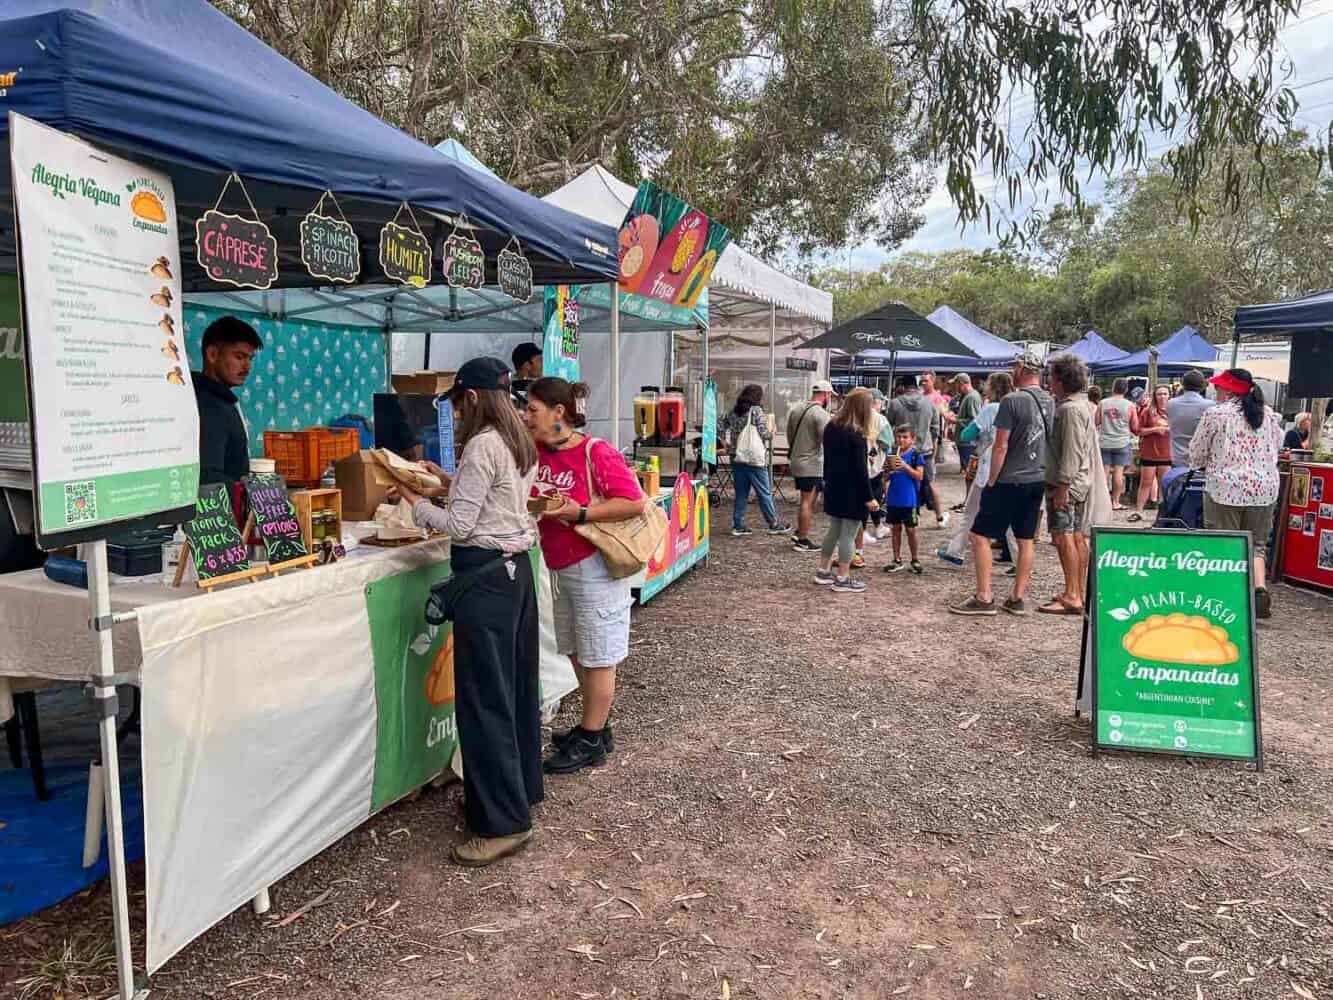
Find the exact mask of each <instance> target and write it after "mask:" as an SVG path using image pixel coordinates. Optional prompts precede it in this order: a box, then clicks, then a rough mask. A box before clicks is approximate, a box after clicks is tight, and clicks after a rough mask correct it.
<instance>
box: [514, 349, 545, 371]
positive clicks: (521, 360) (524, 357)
mask: <svg viewBox="0 0 1333 1000" xmlns="http://www.w3.org/2000/svg"><path fill="white" fill-rule="evenodd" d="M541 353H542V349H541V348H540V347H538V346H537V345H536V344H519V345H518V346H517V347H515V348H514V353H513V354H511V355H509V360H510V361H511V362H513V365H514V371H518V370H519V369H520V368H522V367H523V366H524V365H526V364H527V363H528V362H529V361H531V360H532V359H533V358H536V357H540V356H541Z"/></svg>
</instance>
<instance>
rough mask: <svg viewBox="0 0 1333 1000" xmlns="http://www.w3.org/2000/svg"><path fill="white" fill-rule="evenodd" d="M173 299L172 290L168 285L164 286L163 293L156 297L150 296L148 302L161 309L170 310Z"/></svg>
mask: <svg viewBox="0 0 1333 1000" xmlns="http://www.w3.org/2000/svg"><path fill="white" fill-rule="evenodd" d="M171 299H172V295H171V289H170V288H168V287H167V286H166V285H163V286H162V291H160V292H158V293H157V294H156V295H150V296H149V297H148V301H150V302H151V303H153V305H155V306H157V307H159V308H161V309H170V308H171Z"/></svg>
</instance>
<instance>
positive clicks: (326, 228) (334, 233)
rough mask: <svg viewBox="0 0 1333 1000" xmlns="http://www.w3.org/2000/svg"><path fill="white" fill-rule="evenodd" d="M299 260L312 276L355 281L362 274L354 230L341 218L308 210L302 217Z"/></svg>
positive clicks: (359, 250)
mask: <svg viewBox="0 0 1333 1000" xmlns="http://www.w3.org/2000/svg"><path fill="white" fill-rule="evenodd" d="M301 263H302V264H304V265H305V268H306V270H307V271H309V272H310V276H311V277H313V278H322V279H324V280H325V281H341V282H347V283H350V282H353V281H355V280H356V279H357V275H359V274H360V273H361V245H360V244H359V243H358V242H357V238H356V230H354V229H353V228H352V227H351V225H350V224H349V223H347V222H344V221H343V220H342V219H335V218H332V217H330V216H327V215H317V214H316V213H315V212H311V213H310V214H309V215H307V216H306V217H305V218H304V219H302V220H301Z"/></svg>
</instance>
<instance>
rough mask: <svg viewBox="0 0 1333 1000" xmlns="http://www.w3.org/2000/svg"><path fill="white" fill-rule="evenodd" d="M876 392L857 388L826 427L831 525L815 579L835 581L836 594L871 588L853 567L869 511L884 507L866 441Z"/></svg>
mask: <svg viewBox="0 0 1333 1000" xmlns="http://www.w3.org/2000/svg"><path fill="white" fill-rule="evenodd" d="M871 398H872V397H871V395H870V390H869V389H853V390H852V391H851V393H850V394H849V395H848V396H847V398H846V399H845V400H844V401H843V404H842V409H840V410H839V411H838V413H837V415H836V416H835V417H834V418H833V420H832V422H830V423H829V425H828V427H826V428H825V429H824V513H825V514H827V515H828V517H829V527H828V531H827V533H826V534H825V535H824V545H823V547H822V548H821V550H820V552H821V554H822V561H821V563H820V567H819V569H818V570H816V571H815V583H817V584H819V585H820V586H825V587H832V588H833V592H834V593H836V594H859V593H862V592H864V591H865V589H866V585H865V584H864V583H862V582H861V581H860V580H853V579H852V575H851V569H852V556H853V555H854V554H855V551H856V535H857V532H859V531H860V530H861V525H862V523H863V522H864V520H865V516H866V513H867V512H868V511H869V512H873V511H876V510H878V509H879V502H878V501H877V500H876V499H875V497H874V495H873V494H872V493H871V489H870V465H869V450H868V448H867V446H866V438H867V434H868V432H869V430H870V410H871ZM835 565H836V567H837V571H836V572H835V571H834V567H835Z"/></svg>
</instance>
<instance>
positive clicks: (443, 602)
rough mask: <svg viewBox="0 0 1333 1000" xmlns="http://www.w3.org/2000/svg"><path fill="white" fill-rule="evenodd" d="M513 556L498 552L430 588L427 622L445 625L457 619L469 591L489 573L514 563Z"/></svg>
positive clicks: (427, 602)
mask: <svg viewBox="0 0 1333 1000" xmlns="http://www.w3.org/2000/svg"><path fill="white" fill-rule="evenodd" d="M513 558H514V557H513V556H507V555H505V554H504V553H503V552H496V553H495V558H494V559H492V560H490V561H489V562H485V563H482V564H481V565H480V566H476V567H473V568H472V569H470V570H468V571H467V572H466V573H453V574H451V575H450V576H449V579H447V580H445V581H444V582H442V583H437V584H436V585H435V586H433V587H431V588H430V597H428V598H426V623H427V624H428V625H444V624H446V623H447V622H451V621H453V620H454V619H455V616H456V615H457V613H458V605H459V603H460V602H461V601H462V600H463V598H464V597H466V596H467V594H468V591H470V590H471V589H472V588H473V587H475V586H476V585H477V584H478V583H480V582H481V580H482V579H483V578H485V577H486V576H487V575H488V574H490V573H494V572H495V571H496V570H498V569H501V568H503V567H504V566H505V565H506V564H508V563H512V560H513Z"/></svg>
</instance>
